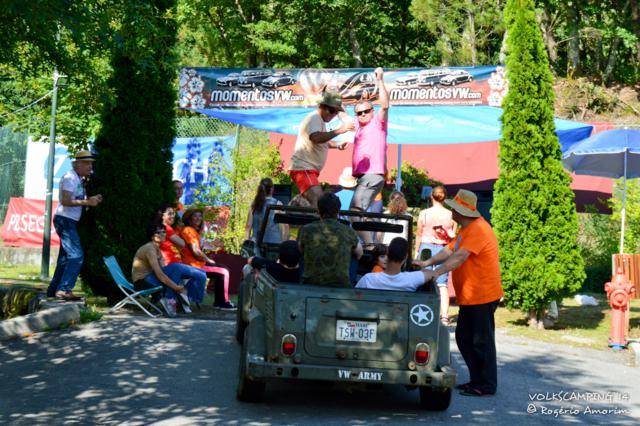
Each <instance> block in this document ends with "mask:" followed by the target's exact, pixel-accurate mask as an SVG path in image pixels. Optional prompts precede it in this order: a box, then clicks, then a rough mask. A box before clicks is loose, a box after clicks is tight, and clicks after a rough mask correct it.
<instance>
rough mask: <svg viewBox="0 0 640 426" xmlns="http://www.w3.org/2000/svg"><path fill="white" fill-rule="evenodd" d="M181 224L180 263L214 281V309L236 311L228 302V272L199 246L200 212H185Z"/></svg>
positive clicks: (195, 210) (201, 221)
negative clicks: (182, 243)
mask: <svg viewBox="0 0 640 426" xmlns="http://www.w3.org/2000/svg"><path fill="white" fill-rule="evenodd" d="M182 222H183V223H184V228H183V229H182V231H181V233H180V236H181V237H182V239H183V240H184V242H185V247H184V248H183V249H182V252H181V255H182V262H183V263H186V264H187V265H191V266H195V267H196V268H200V269H202V270H204V271H205V272H206V273H207V277H209V279H213V280H214V282H215V287H214V289H215V292H214V294H215V298H214V302H213V306H214V307H215V308H218V309H222V310H234V309H236V307H235V306H234V305H233V304H232V303H231V302H230V301H229V270H228V269H227V268H226V267H225V266H223V265H220V264H217V263H216V262H215V261H213V260H212V259H210V258H209V257H207V255H206V254H204V252H203V251H202V247H201V246H200V238H201V235H200V234H201V232H202V229H203V228H204V221H203V218H202V210H200V209H189V210H187V211H186V212H185V213H184V215H183V216H182ZM221 279H222V280H221ZM221 281H222V282H221ZM207 288H209V286H207Z"/></svg>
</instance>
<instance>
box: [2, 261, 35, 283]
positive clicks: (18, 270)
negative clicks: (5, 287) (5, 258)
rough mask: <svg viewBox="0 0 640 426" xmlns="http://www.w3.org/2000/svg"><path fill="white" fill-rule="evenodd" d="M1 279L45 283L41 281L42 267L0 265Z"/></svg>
mask: <svg viewBox="0 0 640 426" xmlns="http://www.w3.org/2000/svg"><path fill="white" fill-rule="evenodd" d="M0 278H6V279H10V280H21V281H33V282H34V283H44V282H45V281H43V280H41V279H40V267H39V266H33V265H0Z"/></svg>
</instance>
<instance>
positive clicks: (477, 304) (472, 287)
mask: <svg viewBox="0 0 640 426" xmlns="http://www.w3.org/2000/svg"><path fill="white" fill-rule="evenodd" d="M477 201H478V199H477V197H476V195H475V194H474V193H473V192H471V191H466V190H464V189H461V190H460V191H458V193H457V194H456V196H455V198H454V199H453V200H446V201H445V204H447V205H448V206H449V207H451V209H452V210H453V211H452V213H453V220H454V221H455V222H456V223H458V224H460V226H461V230H460V233H459V234H458V236H457V237H456V238H455V239H454V240H453V241H451V243H449V245H447V246H446V247H445V248H444V249H443V250H442V251H440V252H439V253H438V254H436V255H435V256H434V257H432V258H431V259H429V260H426V261H424V262H420V261H414V264H417V265H420V266H422V267H427V266H432V265H440V267H438V268H436V269H435V270H429V271H425V273H428V274H430V275H432V277H433V278H436V277H438V276H440V275H442V274H446V273H448V272H449V271H452V275H453V287H454V288H455V290H456V300H457V302H458V305H459V306H460V312H459V314H458V325H457V327H456V343H457V344H458V348H459V349H460V353H461V354H462V357H463V358H464V361H465V363H466V364H467V367H468V368H469V377H470V379H471V381H470V382H469V383H465V384H463V385H458V386H457V388H458V389H460V390H461V392H460V394H461V395H466V396H486V395H493V394H495V393H496V388H497V385H498V368H497V361H496V342H495V323H494V313H495V311H496V308H497V307H498V302H499V301H500V298H501V297H502V295H503V293H502V285H501V281H500V265H499V262H498V240H497V238H496V235H495V234H494V232H493V229H491V225H489V224H488V223H487V221H485V220H484V219H483V218H482V217H481V216H480V213H479V212H478V208H477ZM427 279H428V278H427Z"/></svg>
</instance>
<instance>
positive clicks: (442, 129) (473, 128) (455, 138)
mask: <svg viewBox="0 0 640 426" xmlns="http://www.w3.org/2000/svg"><path fill="white" fill-rule="evenodd" d="M195 111H197V112H199V113H202V114H206V115H208V116H211V117H215V118H219V119H221V120H224V121H228V122H231V123H235V124H240V125H242V126H247V127H252V128H254V129H260V130H267V131H270V132H278V133H284V134H294V135H295V134H297V133H298V126H299V125H300V122H302V119H303V118H304V116H305V115H306V114H308V113H310V112H312V111H313V108H265V109H198V110H195ZM347 112H349V113H352V111H349V110H347ZM501 115H502V109H501V108H495V107H490V106H402V105H397V106H392V107H391V108H390V109H389V134H388V142H389V143H390V144H409V145H436V144H458V143H472V142H485V141H495V140H498V139H500V137H501V134H500V129H501V122H500V116H501ZM555 122H556V133H557V134H558V137H559V139H560V144H561V145H562V147H568V146H570V145H572V144H573V143H575V142H577V141H579V140H582V139H585V138H587V137H589V135H590V134H591V130H592V129H593V126H591V125H588V124H584V123H579V122H575V121H569V120H561V119H556V120H555ZM338 125H339V122H338V121H337V120H334V122H331V123H329V125H328V128H329V129H332V128H335V127H337V126H338Z"/></svg>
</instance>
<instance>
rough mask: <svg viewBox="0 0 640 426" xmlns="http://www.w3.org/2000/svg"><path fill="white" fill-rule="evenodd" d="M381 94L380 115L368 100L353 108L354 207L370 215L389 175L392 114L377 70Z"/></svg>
mask: <svg viewBox="0 0 640 426" xmlns="http://www.w3.org/2000/svg"><path fill="white" fill-rule="evenodd" d="M375 75H376V80H377V85H378V90H379V91H380V111H378V112H377V113H376V112H375V111H374V109H373V104H372V103H371V102H370V101H368V100H362V101H360V102H358V103H357V104H356V106H355V108H354V111H355V114H356V119H357V120H356V126H355V137H354V139H353V144H354V147H353V159H352V169H353V176H354V177H356V178H357V179H358V186H357V187H356V191H355V194H354V195H353V200H352V201H351V207H352V208H357V209H358V210H360V211H363V212H364V211H367V209H368V208H369V206H370V205H371V203H373V200H374V199H375V198H376V195H378V193H380V191H381V190H382V186H383V185H384V176H385V174H386V172H387V117H388V114H389V95H388V93H387V88H386V87H385V85H384V78H383V77H384V72H383V71H382V68H380V67H378V68H376V69H375Z"/></svg>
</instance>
